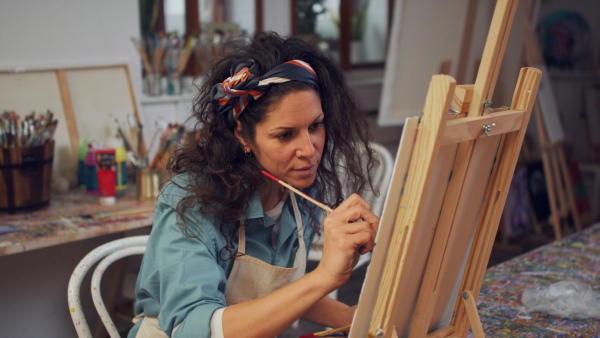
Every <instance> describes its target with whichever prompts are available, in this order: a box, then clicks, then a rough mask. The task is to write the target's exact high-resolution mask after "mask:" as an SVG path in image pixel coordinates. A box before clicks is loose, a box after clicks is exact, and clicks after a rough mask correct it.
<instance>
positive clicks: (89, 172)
mask: <svg viewBox="0 0 600 338" xmlns="http://www.w3.org/2000/svg"><path fill="white" fill-rule="evenodd" d="M85 186H86V190H87V192H88V193H90V194H97V193H98V175H97V174H96V152H95V151H94V145H93V144H92V143H91V142H90V143H89V144H88V151H87V153H86V154H85Z"/></svg>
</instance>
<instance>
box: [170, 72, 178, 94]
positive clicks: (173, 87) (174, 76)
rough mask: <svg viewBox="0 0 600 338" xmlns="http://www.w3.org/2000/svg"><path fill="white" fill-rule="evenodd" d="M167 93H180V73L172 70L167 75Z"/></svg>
mask: <svg viewBox="0 0 600 338" xmlns="http://www.w3.org/2000/svg"><path fill="white" fill-rule="evenodd" d="M167 94H169V95H181V74H179V73H177V72H172V73H169V74H168V75H167Z"/></svg>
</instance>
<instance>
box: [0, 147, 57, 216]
mask: <svg viewBox="0 0 600 338" xmlns="http://www.w3.org/2000/svg"><path fill="white" fill-rule="evenodd" d="M53 159H54V141H49V142H48V143H46V144H45V145H43V146H37V147H24V148H5V149H2V150H1V151H0V211H8V212H10V213H16V212H19V211H24V210H31V209H37V208H40V207H42V206H44V205H47V204H48V203H50V191H51V186H52V161H53Z"/></svg>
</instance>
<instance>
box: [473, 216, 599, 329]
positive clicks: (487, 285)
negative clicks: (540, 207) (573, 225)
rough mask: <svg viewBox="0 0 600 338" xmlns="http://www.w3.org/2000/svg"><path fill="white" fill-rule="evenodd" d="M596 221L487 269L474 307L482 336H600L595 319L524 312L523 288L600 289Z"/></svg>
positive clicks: (597, 321)
mask: <svg viewBox="0 0 600 338" xmlns="http://www.w3.org/2000/svg"><path fill="white" fill-rule="evenodd" d="M599 257H600V223H598V224H595V225H593V226H590V227H589V228H587V229H585V230H583V231H581V232H578V233H575V234H572V235H571V236H569V237H566V238H565V239H563V240H560V241H556V242H554V243H551V244H548V245H545V246H543V247H541V248H538V249H536V250H533V251H531V252H529V253H526V254H524V255H522V256H518V257H516V258H514V259H511V260H509V261H506V262H504V263H501V264H499V265H496V266H494V267H492V268H490V269H488V270H487V272H486V274H485V279H484V281H483V285H482V288H481V292H480V294H479V300H478V304H477V309H478V312H479V315H480V316H481V322H482V325H483V331H484V332H485V334H486V337H536V338H539V337H586V338H587V337H590V338H592V337H600V320H598V319H595V318H590V319H578V320H577V319H567V318H560V317H557V316H553V315H549V314H546V313H540V312H527V311H526V308H525V306H524V305H523V304H522V303H521V296H522V295H523V291H525V290H526V289H529V288H533V287H547V286H548V285H550V284H553V283H556V282H558V281H562V280H570V281H578V282H582V283H585V284H588V285H590V286H591V287H592V288H593V289H594V290H598V288H599V287H600V264H598V258H599Z"/></svg>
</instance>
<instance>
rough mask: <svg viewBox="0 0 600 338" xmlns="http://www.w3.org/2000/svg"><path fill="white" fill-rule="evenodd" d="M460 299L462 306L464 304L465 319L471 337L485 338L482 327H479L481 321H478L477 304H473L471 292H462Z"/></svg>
mask: <svg viewBox="0 0 600 338" xmlns="http://www.w3.org/2000/svg"><path fill="white" fill-rule="evenodd" d="M462 298H463V304H465V309H467V318H469V323H470V324H471V330H473V335H474V336H475V338H485V335H484V334H483V326H482V325H481V320H480V319H479V313H477V304H475V297H473V292H471V291H470V290H467V291H465V292H463V294H462Z"/></svg>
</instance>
